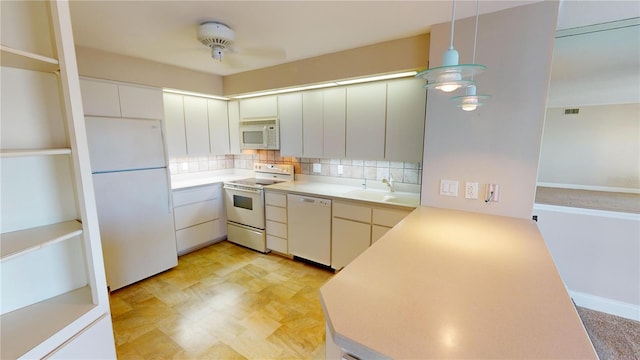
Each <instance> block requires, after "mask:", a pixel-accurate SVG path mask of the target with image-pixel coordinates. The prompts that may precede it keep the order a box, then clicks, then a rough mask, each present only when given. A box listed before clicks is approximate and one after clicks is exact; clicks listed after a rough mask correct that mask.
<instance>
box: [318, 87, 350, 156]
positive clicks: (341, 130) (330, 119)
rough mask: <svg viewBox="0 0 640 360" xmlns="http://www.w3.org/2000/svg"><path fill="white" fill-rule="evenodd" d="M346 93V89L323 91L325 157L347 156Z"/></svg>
mask: <svg viewBox="0 0 640 360" xmlns="http://www.w3.org/2000/svg"><path fill="white" fill-rule="evenodd" d="M346 92H347V91H346V89H345V88H344V87H338V88H331V89H325V90H324V91H323V93H324V99H323V104H322V111H323V123H324V134H323V148H324V156H325V157H330V158H343V157H344V156H345V131H346V127H345V126H346V109H347V104H346V101H347V98H346Z"/></svg>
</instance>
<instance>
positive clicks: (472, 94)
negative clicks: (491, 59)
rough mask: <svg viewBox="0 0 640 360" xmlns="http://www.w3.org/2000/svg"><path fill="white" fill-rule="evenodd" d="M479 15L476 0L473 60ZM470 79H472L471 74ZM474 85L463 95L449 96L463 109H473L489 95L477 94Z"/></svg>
mask: <svg viewBox="0 0 640 360" xmlns="http://www.w3.org/2000/svg"><path fill="white" fill-rule="evenodd" d="M479 15H480V0H476V29H475V32H474V35H473V62H474V63H475V62H476V42H477V40H478V17H479ZM471 81H473V76H471ZM476 91H477V89H476V85H475V82H474V83H473V85H470V86H469V87H468V88H467V90H466V95H464V96H454V97H452V98H451V100H452V101H453V102H455V103H456V106H458V107H459V108H461V109H462V110H464V111H473V110H475V109H477V108H478V106H482V105H483V103H482V102H481V101H482V100H486V99H488V98H490V97H491V96H489V95H478V94H477V93H476Z"/></svg>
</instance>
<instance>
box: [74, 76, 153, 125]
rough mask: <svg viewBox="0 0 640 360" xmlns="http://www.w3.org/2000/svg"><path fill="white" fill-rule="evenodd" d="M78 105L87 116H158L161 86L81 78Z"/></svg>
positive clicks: (139, 117) (145, 117)
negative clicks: (80, 103)
mask: <svg viewBox="0 0 640 360" xmlns="http://www.w3.org/2000/svg"><path fill="white" fill-rule="evenodd" d="M80 87H81V89H82V105H83V108H84V111H85V113H86V115H87V116H106V117H125V118H134V119H162V118H163V116H164V114H163V113H162V109H163V107H162V90H160V89H159V88H152V87H147V86H137V85H133V84H121V83H115V82H111V81H106V80H97V79H89V78H83V79H81V80H80Z"/></svg>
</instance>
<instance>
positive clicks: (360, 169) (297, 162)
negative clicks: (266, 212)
mask: <svg viewBox="0 0 640 360" xmlns="http://www.w3.org/2000/svg"><path fill="white" fill-rule="evenodd" d="M256 162H265V163H273V164H292V165H293V167H294V171H295V173H296V174H304V175H319V176H332V177H343V178H350V179H367V180H378V181H380V180H382V179H385V178H387V179H388V178H389V176H392V177H393V179H394V180H395V181H396V182H400V183H406V184H421V183H422V164H421V163H409V162H402V161H375V160H350V159H319V158H302V157H301V158H298V157H281V156H280V151H279V150H254V151H246V152H245V153H243V154H241V155H209V156H187V157H178V158H170V159H169V170H170V171H171V174H173V175H175V174H184V173H196V172H203V171H211V170H219V169H233V168H235V169H248V170H253V164H254V163H256ZM313 164H320V167H321V170H320V172H319V173H318V172H313ZM340 166H341V167H342V173H341V174H340V173H339V172H340V171H339V170H340Z"/></svg>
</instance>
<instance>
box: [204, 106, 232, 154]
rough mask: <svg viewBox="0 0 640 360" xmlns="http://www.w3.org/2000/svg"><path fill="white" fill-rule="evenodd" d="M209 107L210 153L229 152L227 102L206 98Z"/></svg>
mask: <svg viewBox="0 0 640 360" xmlns="http://www.w3.org/2000/svg"><path fill="white" fill-rule="evenodd" d="M207 108H208V109H209V142H210V144H209V145H210V146H209V147H210V148H211V153H212V154H214V155H225V154H228V153H229V113H228V112H227V102H226V101H223V100H207Z"/></svg>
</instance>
